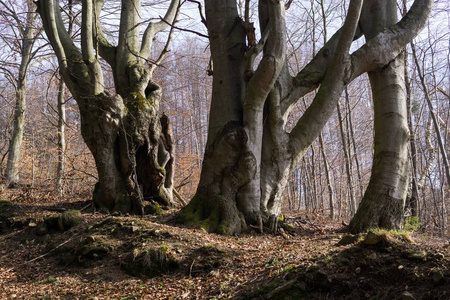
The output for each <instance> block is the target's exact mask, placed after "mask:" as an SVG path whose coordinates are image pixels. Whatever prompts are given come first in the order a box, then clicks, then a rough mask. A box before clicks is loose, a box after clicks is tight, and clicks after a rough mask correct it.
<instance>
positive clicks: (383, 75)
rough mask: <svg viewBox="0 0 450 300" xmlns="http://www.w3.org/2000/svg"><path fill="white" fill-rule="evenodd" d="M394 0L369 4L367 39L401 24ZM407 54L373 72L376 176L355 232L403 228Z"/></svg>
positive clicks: (365, 27)
mask: <svg viewBox="0 0 450 300" xmlns="http://www.w3.org/2000/svg"><path fill="white" fill-rule="evenodd" d="M396 7H397V3H396V1H395V0H377V1H369V2H366V3H365V4H364V7H363V12H362V17H361V27H362V30H363V32H364V34H365V36H366V39H367V40H370V39H371V38H373V37H375V36H376V35H377V34H378V33H379V32H380V31H382V30H383V29H384V28H385V27H387V26H391V25H393V24H395V23H396V22H397V9H396ZM403 55H404V54H403V53H402V54H400V55H399V56H398V57H397V58H395V59H394V60H393V61H391V62H389V63H388V64H386V66H384V67H383V68H380V69H378V70H376V71H372V72H369V80H370V85H371V87H372V97H373V102H374V110H375V113H374V121H375V124H374V131H375V137H374V148H375V150H374V158H373V165H372V175H371V178H370V181H369V185H368V187H367V189H366V192H365V194H364V197H363V199H362V201H361V203H360V207H359V209H358V211H357V213H356V215H355V216H354V218H353V219H352V221H351V222H350V226H349V229H350V231H351V232H363V231H365V230H367V229H369V228H378V227H382V228H387V229H400V228H402V225H403V224H402V221H403V212H404V205H405V199H406V195H407V191H408V185H409V164H408V140H409V129H408V116H407V108H406V87H405V78H404V76H405V71H404V68H405V61H404V58H403Z"/></svg>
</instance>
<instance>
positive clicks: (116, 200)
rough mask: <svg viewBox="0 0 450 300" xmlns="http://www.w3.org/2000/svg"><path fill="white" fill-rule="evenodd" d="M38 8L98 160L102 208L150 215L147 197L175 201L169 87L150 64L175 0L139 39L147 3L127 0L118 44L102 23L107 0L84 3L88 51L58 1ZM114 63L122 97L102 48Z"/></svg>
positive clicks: (97, 188)
mask: <svg viewBox="0 0 450 300" xmlns="http://www.w3.org/2000/svg"><path fill="white" fill-rule="evenodd" d="M37 4H38V11H39V14H40V15H41V17H42V21H43V24H44V28H45V32H46V34H47V36H48V37H49V40H50V43H51V45H52V47H53V49H54V50H55V53H56V55H57V57H58V61H59V63H60V72H61V75H62V77H63V79H64V82H65V83H66V85H67V86H68V88H69V90H70V91H71V93H72V95H73V97H74V98H75V100H76V101H77V103H78V107H79V109H80V115H81V133H82V136H83V139H84V141H85V142H86V144H87V146H88V147H89V149H90V151H91V152H92V155H93V157H94V159H95V164H96V168H97V172H98V183H97V184H96V186H95V190H94V195H93V200H94V203H95V204H96V206H97V207H98V208H106V209H108V210H110V211H118V212H135V213H143V211H144V210H143V200H154V201H157V202H159V203H161V204H163V205H171V204H172V188H173V187H172V182H173V167H174V155H173V154H174V145H173V138H172V130H171V127H170V123H169V120H168V118H167V116H162V117H160V116H159V103H160V101H161V94H162V91H161V87H160V86H159V85H157V84H156V83H155V82H153V81H152V72H153V69H154V67H155V65H156V64H155V65H153V66H151V67H146V66H145V63H146V58H147V57H148V56H149V54H150V49H151V42H152V40H153V38H154V36H155V34H156V33H158V32H159V31H161V30H163V29H164V28H166V27H167V24H168V23H169V22H172V20H173V19H174V17H175V14H176V11H177V9H178V5H179V1H178V0H173V1H172V2H171V5H170V7H169V9H168V11H167V14H166V16H165V17H164V18H163V20H161V21H159V22H157V23H149V25H148V26H147V28H146V30H145V32H144V35H143V40H142V43H141V44H140V43H139V25H140V22H141V21H140V2H139V1H137V0H123V1H122V2H121V4H122V5H121V16H120V17H121V18H120V29H119V37H118V42H117V46H113V45H111V44H110V43H109V42H108V41H107V39H106V37H105V36H104V35H103V32H102V29H101V26H100V13H99V12H100V11H101V9H102V7H103V4H104V1H102V0H100V1H96V2H95V3H94V2H93V1H90V0H83V1H82V18H81V49H78V48H77V47H76V46H75V44H74V43H73V41H72V39H71V36H70V35H69V34H67V32H66V31H65V27H64V24H63V20H62V17H61V14H60V10H59V4H58V1H56V0H40V1H38V2H37ZM95 51H98V54H100V55H101V56H102V58H103V59H105V61H106V62H107V63H108V64H109V65H110V66H111V69H112V72H113V76H114V81H115V88H116V94H114V95H110V94H108V93H107V92H106V91H105V90H104V82H103V74H102V72H103V70H102V69H101V65H100V62H99V60H98V57H97V55H96V53H95Z"/></svg>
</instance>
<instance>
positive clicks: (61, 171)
mask: <svg viewBox="0 0 450 300" xmlns="http://www.w3.org/2000/svg"><path fill="white" fill-rule="evenodd" d="M65 87H66V86H65V84H64V81H63V80H62V78H61V79H60V80H59V86H58V165H57V167H56V184H55V185H56V189H57V191H58V194H59V196H62V195H63V194H64V176H65V170H66V103H65V98H64V94H65Z"/></svg>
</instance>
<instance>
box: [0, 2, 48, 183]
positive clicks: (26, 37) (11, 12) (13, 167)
mask: <svg viewBox="0 0 450 300" xmlns="http://www.w3.org/2000/svg"><path fill="white" fill-rule="evenodd" d="M0 4H1V6H2V8H1V11H0V15H1V17H2V18H3V20H4V21H5V22H6V23H7V24H8V25H9V30H12V31H14V40H12V41H9V43H11V44H13V45H17V48H16V49H15V50H16V51H17V52H18V53H19V55H20V63H19V65H18V66H17V68H18V75H17V77H16V80H15V84H14V85H15V86H14V88H15V91H16V101H15V112H14V127H13V132H12V136H11V140H10V144H9V149H8V162H7V167H6V172H5V177H6V182H7V185H8V186H14V185H16V184H18V183H19V169H20V158H21V150H22V141H23V131H24V125H25V108H26V98H27V78H28V70H29V67H30V64H31V61H32V58H33V56H34V55H35V54H36V52H33V45H34V43H35V41H36V38H37V36H38V35H39V32H40V31H39V30H38V29H36V17H37V15H36V14H35V13H34V11H33V9H34V4H33V1H31V0H27V1H24V2H22V1H20V2H19V3H17V2H14V3H12V2H10V1H0ZM23 4H24V5H25V7H20V6H21V5H23ZM21 9H24V12H25V15H26V17H25V19H24V18H22V17H21V12H20V10H21ZM1 69H2V70H3V71H5V72H11V71H10V70H9V69H7V68H5V67H1Z"/></svg>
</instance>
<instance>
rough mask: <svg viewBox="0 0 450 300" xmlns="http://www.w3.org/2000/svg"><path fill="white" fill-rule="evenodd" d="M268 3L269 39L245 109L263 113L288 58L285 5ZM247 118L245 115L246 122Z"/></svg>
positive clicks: (246, 99) (248, 88)
mask: <svg viewBox="0 0 450 300" xmlns="http://www.w3.org/2000/svg"><path fill="white" fill-rule="evenodd" d="M274 2H275V3H272V1H267V3H266V5H267V8H268V25H267V28H264V32H267V34H268V37H267V41H266V43H265V45H264V55H263V58H262V60H261V62H260V63H259V65H258V68H257V69H256V71H255V73H254V75H253V77H252V78H251V79H250V81H249V83H248V86H247V90H246V95H245V100H244V107H251V108H252V110H256V111H262V108H263V106H264V102H265V100H266V98H267V96H268V94H269V92H270V91H271V90H272V87H273V84H274V83H275V81H276V79H277V78H278V75H279V74H280V71H281V69H282V67H283V64H284V59H285V57H286V55H285V54H286V34H285V30H286V25H285V11H284V5H283V4H282V3H281V1H274ZM245 119H246V116H245V114H244V122H245Z"/></svg>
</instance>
